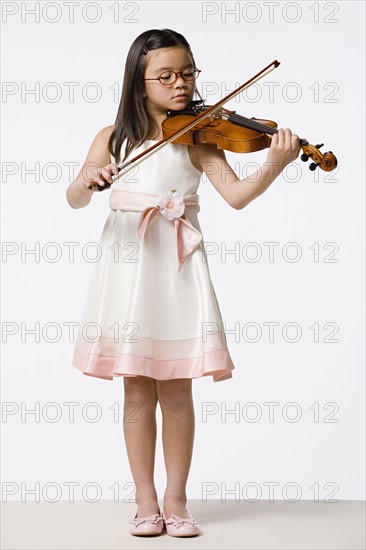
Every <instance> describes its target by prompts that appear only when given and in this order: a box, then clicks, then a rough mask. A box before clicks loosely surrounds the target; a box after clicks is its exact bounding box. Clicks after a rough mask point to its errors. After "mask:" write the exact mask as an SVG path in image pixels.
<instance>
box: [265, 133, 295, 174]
mask: <svg viewBox="0 0 366 550" xmlns="http://www.w3.org/2000/svg"><path fill="white" fill-rule="evenodd" d="M300 150H301V148H300V146H299V136H297V135H296V134H293V133H292V132H291V130H290V129H289V128H286V129H285V130H284V129H283V128H278V133H277V134H273V136H272V141H271V146H270V148H269V151H268V155H267V161H266V162H267V163H273V164H275V165H278V167H279V169H280V171H281V172H282V170H283V169H284V168H285V166H287V165H288V164H290V162H292V161H293V160H295V159H296V158H297V157H298V156H299V153H300Z"/></svg>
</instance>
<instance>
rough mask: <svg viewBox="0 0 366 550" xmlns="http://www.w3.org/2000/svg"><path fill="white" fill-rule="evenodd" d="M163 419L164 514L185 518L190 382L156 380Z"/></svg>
mask: <svg viewBox="0 0 366 550" xmlns="http://www.w3.org/2000/svg"><path fill="white" fill-rule="evenodd" d="M156 393H157V396H158V400H159V403H160V407H161V411H162V417H163V448H164V460H165V467H166V472H167V487H166V489H165V493H164V508H163V509H164V513H165V516H166V517H167V518H168V517H169V516H170V515H171V514H176V515H178V516H180V517H182V518H187V517H188V515H189V514H188V513H187V509H186V503H187V495H186V483H187V479H188V474H189V469H190V465H191V460H192V452H193V443H194V431H195V418H194V406H193V398H192V379H190V378H189V379H185V378H179V379H176V380H156Z"/></svg>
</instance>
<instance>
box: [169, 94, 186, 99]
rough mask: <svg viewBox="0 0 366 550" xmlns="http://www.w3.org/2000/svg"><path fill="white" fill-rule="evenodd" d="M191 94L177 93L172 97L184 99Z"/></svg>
mask: <svg viewBox="0 0 366 550" xmlns="http://www.w3.org/2000/svg"><path fill="white" fill-rule="evenodd" d="M188 98H189V96H188V95H187V94H178V95H175V96H174V97H173V98H172V99H180V100H183V99H188Z"/></svg>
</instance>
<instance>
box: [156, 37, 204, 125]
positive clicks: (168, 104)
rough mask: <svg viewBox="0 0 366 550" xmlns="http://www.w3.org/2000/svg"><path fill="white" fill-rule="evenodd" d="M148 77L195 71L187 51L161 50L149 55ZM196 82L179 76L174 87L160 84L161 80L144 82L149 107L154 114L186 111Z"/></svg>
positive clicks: (170, 48)
mask: <svg viewBox="0 0 366 550" xmlns="http://www.w3.org/2000/svg"><path fill="white" fill-rule="evenodd" d="M146 57H147V67H146V70H145V78H158V76H160V75H161V74H162V73H163V72H166V71H175V72H179V71H183V70H184V69H187V68H190V67H191V68H194V64H193V60H192V57H191V56H190V54H189V53H188V51H187V50H186V49H185V48H183V47H181V46H173V47H169V48H159V49H157V50H151V51H149V52H148V53H147V54H146ZM195 84H196V81H195V80H184V79H183V77H182V75H178V76H177V79H176V81H175V82H173V84H168V85H166V84H161V82H160V81H159V80H145V92H146V108H147V110H148V112H149V113H150V114H151V115H153V116H154V115H156V116H158V117H159V115H164V117H166V111H167V110H169V109H172V110H175V111H178V110H180V109H184V108H185V107H186V106H187V105H188V104H189V103H190V102H191V101H192V98H193V94H194V89H195Z"/></svg>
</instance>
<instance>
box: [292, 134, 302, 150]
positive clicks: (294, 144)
mask: <svg viewBox="0 0 366 550" xmlns="http://www.w3.org/2000/svg"><path fill="white" fill-rule="evenodd" d="M291 145H292V148H293V149H297V151H299V150H300V138H299V136H298V135H296V134H292V138H291Z"/></svg>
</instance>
